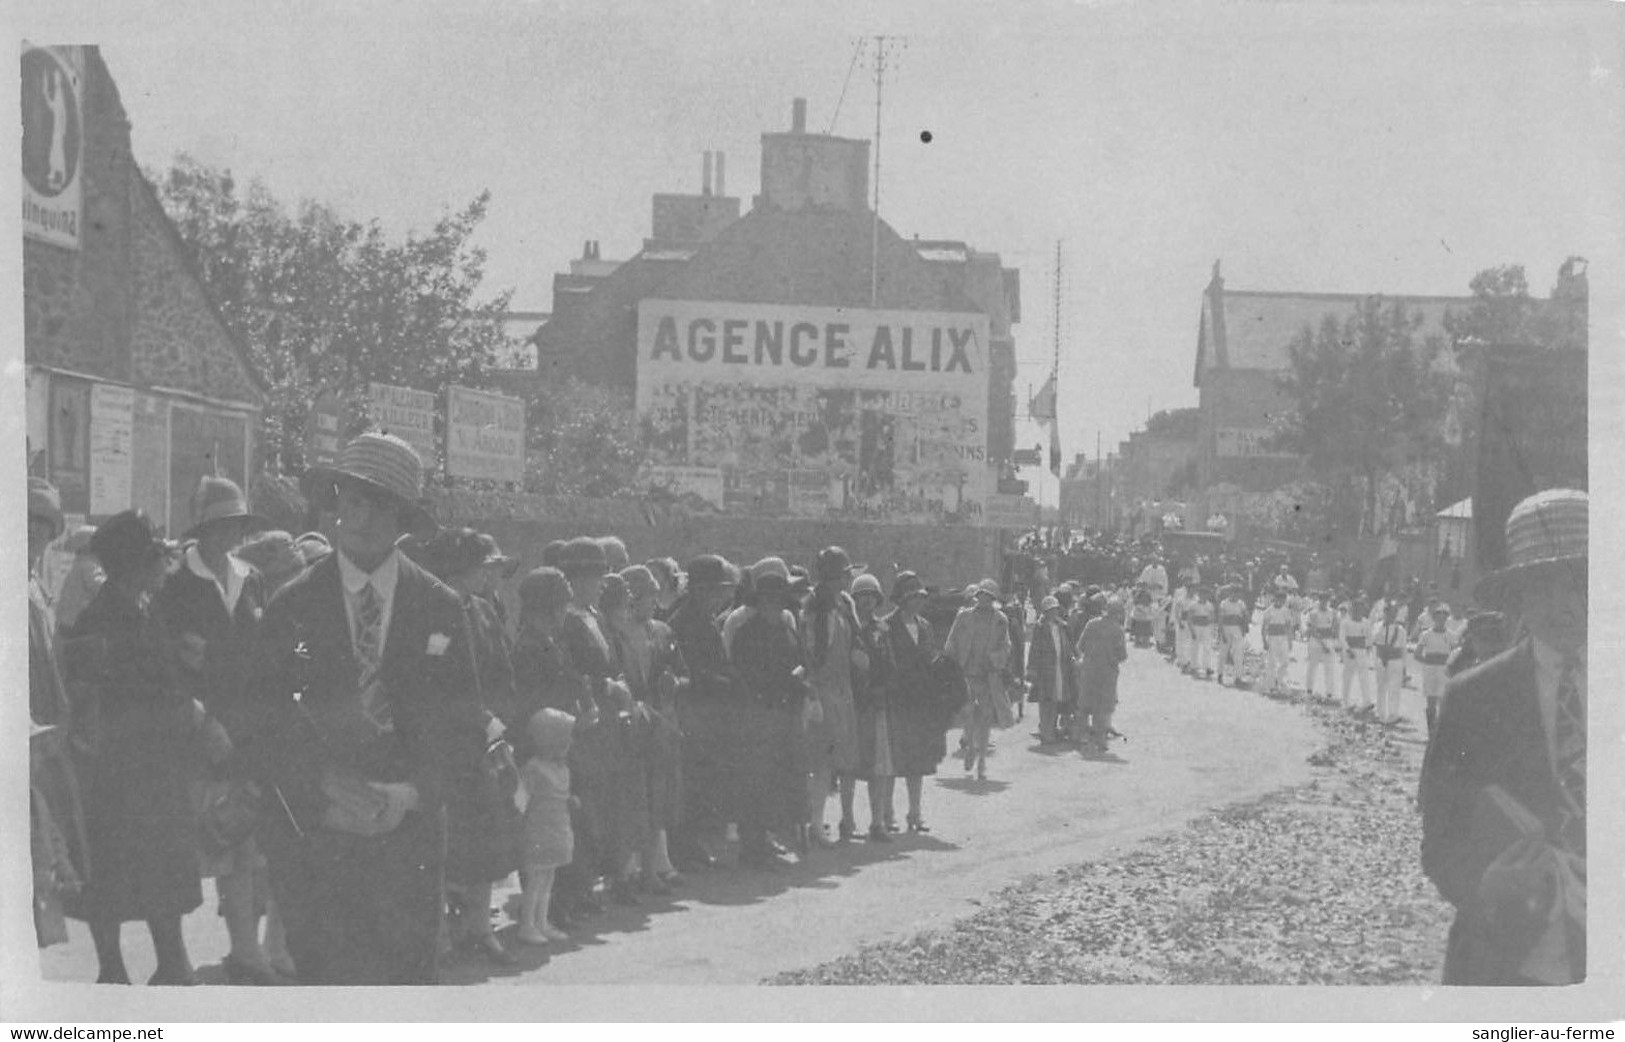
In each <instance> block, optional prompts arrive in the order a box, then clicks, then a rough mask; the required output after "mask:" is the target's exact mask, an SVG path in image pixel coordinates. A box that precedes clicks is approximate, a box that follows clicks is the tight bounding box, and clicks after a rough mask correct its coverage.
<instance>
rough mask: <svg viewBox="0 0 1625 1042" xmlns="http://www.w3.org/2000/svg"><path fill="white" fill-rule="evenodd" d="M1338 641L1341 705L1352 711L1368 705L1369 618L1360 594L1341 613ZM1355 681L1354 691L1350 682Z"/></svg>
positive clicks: (1369, 679) (1370, 706)
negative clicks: (1339, 648)
mask: <svg viewBox="0 0 1625 1042" xmlns="http://www.w3.org/2000/svg"><path fill="white" fill-rule="evenodd" d="M1340 629H1341V632H1340V638H1341V640H1340V643H1341V644H1342V647H1343V704H1344V705H1345V706H1347V707H1348V708H1349V709H1350V710H1352V711H1353V712H1356V713H1363V712H1367V711H1369V710H1370V709H1371V708H1372V701H1371V620H1370V619H1369V618H1367V617H1366V602H1365V598H1364V597H1355V598H1354V602H1353V603H1352V604H1350V605H1349V610H1348V614H1346V615H1344V616H1343V621H1342V624H1341V627H1340ZM1356 683H1357V684H1359V686H1360V690H1359V692H1358V693H1356V692H1355V690H1354V685H1355V684H1356Z"/></svg>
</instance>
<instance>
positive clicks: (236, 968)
mask: <svg viewBox="0 0 1625 1042" xmlns="http://www.w3.org/2000/svg"><path fill="white" fill-rule="evenodd" d="M220 965H221V967H222V968H223V969H224V970H225V971H226V981H227V983H230V984H250V985H253V986H254V987H258V988H280V987H287V986H289V985H291V984H293V983H295V981H294V980H293V977H292V975H291V974H284V973H282V972H280V971H278V970H277V969H276V968H275V967H273V966H272V965H271V964H270V963H258V964H255V963H251V962H245V961H243V960H242V959H239V958H237V957H236V956H232V955H228V956H226V957H225V958H224V959H222V960H221V961H220Z"/></svg>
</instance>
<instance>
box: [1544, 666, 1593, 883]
mask: <svg viewBox="0 0 1625 1042" xmlns="http://www.w3.org/2000/svg"><path fill="white" fill-rule="evenodd" d="M1552 737H1553V742H1552V745H1553V747H1554V752H1555V753H1556V759H1555V766H1556V768H1557V781H1558V784H1559V785H1560V786H1562V789H1563V795H1564V797H1565V798H1564V800H1563V805H1562V807H1561V814H1560V818H1561V821H1562V837H1563V844H1564V846H1566V847H1568V849H1570V850H1572V851H1574V852H1575V853H1578V854H1584V853H1585V849H1586V827H1585V822H1586V697H1585V691H1583V690H1582V689H1581V687H1580V683H1579V679H1578V678H1577V677H1576V676H1575V668H1574V663H1573V662H1572V661H1567V660H1565V661H1564V663H1563V671H1562V673H1560V674H1559V675H1558V678H1557V717H1556V727H1555V728H1554V730H1553V736H1552Z"/></svg>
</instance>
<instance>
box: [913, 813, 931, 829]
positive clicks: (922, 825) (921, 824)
mask: <svg viewBox="0 0 1625 1042" xmlns="http://www.w3.org/2000/svg"><path fill="white" fill-rule="evenodd" d="M908 830H909V831H910V832H930V831H931V826H929V825H927V824H926V823H925V822H923V821H921V820H920V819H919V818H916V817H915V816H914V815H912V814H910V815H909V816H908Z"/></svg>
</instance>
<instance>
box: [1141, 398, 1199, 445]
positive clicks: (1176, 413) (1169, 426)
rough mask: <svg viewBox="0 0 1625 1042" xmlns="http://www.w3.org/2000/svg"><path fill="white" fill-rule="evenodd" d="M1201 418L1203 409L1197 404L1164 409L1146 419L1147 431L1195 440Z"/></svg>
mask: <svg viewBox="0 0 1625 1042" xmlns="http://www.w3.org/2000/svg"><path fill="white" fill-rule="evenodd" d="M1201 419H1202V410H1201V409H1199V408H1197V407H1195V406H1191V407H1190V408H1188V409H1162V410H1160V411H1158V412H1157V413H1156V414H1155V415H1153V416H1152V417H1151V418H1150V419H1149V420H1146V421H1145V431H1146V433H1147V434H1155V435H1158V436H1160V437H1164V438H1174V439H1177V440H1180V441H1195V440H1196V434H1197V430H1198V428H1199V427H1200V425H1201Z"/></svg>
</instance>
